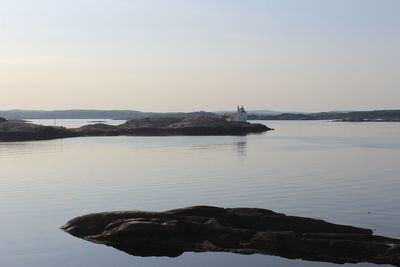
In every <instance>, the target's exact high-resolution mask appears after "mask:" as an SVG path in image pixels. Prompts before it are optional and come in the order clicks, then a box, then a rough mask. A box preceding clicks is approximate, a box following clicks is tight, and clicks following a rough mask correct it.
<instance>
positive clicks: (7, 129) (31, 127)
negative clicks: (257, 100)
mask: <svg viewBox="0 0 400 267" xmlns="http://www.w3.org/2000/svg"><path fill="white" fill-rule="evenodd" d="M268 130H272V129H270V128H268V127H267V126H265V125H263V124H258V123H248V122H227V121H226V120H224V119H222V118H212V117H191V118H185V119H183V118H166V117H162V118H146V119H139V120H130V121H127V122H126V123H124V124H121V125H117V126H112V125H106V124H102V123H98V124H90V125H85V126H82V127H80V128H74V129H68V128H65V127H53V126H42V125H36V124H32V123H24V122H15V121H7V120H5V119H4V120H1V119H0V141H26V140H43V139H55V138H64V137H78V136H117V135H137V136H155V135H245V134H249V133H261V132H265V131H268Z"/></svg>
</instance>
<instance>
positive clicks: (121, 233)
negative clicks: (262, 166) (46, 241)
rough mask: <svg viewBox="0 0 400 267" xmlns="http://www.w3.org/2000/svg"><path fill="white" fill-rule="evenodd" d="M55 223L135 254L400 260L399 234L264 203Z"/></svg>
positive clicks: (97, 216) (119, 214)
mask: <svg viewBox="0 0 400 267" xmlns="http://www.w3.org/2000/svg"><path fill="white" fill-rule="evenodd" d="M61 228H62V229H63V230H64V231H66V232H68V233H70V234H71V235H74V236H77V237H80V238H83V239H86V240H89V241H92V242H96V243H101V244H105V245H109V246H113V247H115V248H117V249H119V250H123V251H125V252H127V253H129V254H132V255H137V256H171V257H174V256H179V255H180V254H182V253H183V252H185V251H194V252H206V251H224V252H233V253H240V254H252V253H259V254H268V255H278V256H282V257H286V258H291V259H295V258H300V259H304V260H312V261H326V262H334V263H357V262H372V263H377V264H393V265H395V266H400V240H397V239H392V238H387V237H381V236H374V235H372V231H371V230H369V229H363V228H358V227H353V226H347V225H338V224H332V223H328V222H325V221H322V220H315V219H311V218H304V217H295V216H286V215H284V214H280V213H275V212H273V211H270V210H265V209H256V208H227V209H224V208H218V207H211V206H195V207H188V208H183V209H176V210H169V211H165V212H147V211H116V212H103V213H93V214H88V215H84V216H80V217H76V218H74V219H72V220H70V221H69V222H67V223H66V224H65V225H64V226H62V227H61Z"/></svg>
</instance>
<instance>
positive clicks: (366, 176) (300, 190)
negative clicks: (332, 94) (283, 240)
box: [0, 121, 400, 267]
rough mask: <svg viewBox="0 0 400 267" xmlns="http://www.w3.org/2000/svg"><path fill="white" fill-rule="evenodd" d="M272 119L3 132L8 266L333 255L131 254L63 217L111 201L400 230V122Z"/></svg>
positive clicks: (397, 233) (1, 246) (272, 260)
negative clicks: (88, 238) (234, 128)
mask: <svg viewBox="0 0 400 267" xmlns="http://www.w3.org/2000/svg"><path fill="white" fill-rule="evenodd" d="M267 125H268V126H271V127H272V128H275V131H271V132H267V133H265V134H263V135H248V136H240V137H238V136H199V137H196V136H172V137H123V136H120V137H82V138H67V139H60V140H50V141H33V142H20V143H0V169H1V173H0V210H1V211H2V219H1V220H0V229H2V238H1V239H0V253H1V257H0V266H11V267H14V266H16V267H19V266H111V265H116V266H167V267H168V266H191V267H196V266H204V265H213V266H233V267H234V266H243V265H251V266H333V264H323V263H318V262H317V263H315V262H304V261H296V260H286V259H282V258H279V257H270V256H263V255H253V256H243V255H232V254H225V253H205V254H195V253H185V254H184V255H182V256H181V257H179V258H175V259H169V258H140V257H132V256H129V255H125V254H124V253H122V252H118V251H115V250H113V249H110V248H109V247H106V246H101V245H96V244H91V243H89V242H85V241H82V240H79V239H77V238H73V237H71V236H69V235H67V234H65V233H63V232H62V231H61V230H59V228H58V227H59V226H61V225H63V224H64V223H65V222H66V221H68V220H69V219H71V218H73V217H76V216H78V215H81V214H86V213H90V212H98V211H105V210H127V209H142V210H168V209H172V208H176V207H183V206H190V205H199V204H207V205H214V206H226V207H235V206H242V207H243V206H253V207H261V208H266V209H272V210H275V211H279V212H283V213H287V214H293V215H301V216H307V217H313V218H321V219H325V220H328V221H332V222H336V223H343V224H353V225H358V226H361V227H368V228H374V229H376V234H382V235H386V236H392V237H397V238H399V237H400V230H399V225H400V218H399V217H398V214H399V211H400V194H399V193H398V192H399V190H400V179H399V177H398V174H399V173H400V165H399V164H398V159H399V158H400V138H399V137H400V124H397V123H362V124H352V123H329V122H321V121H313V122H299V121H296V122H278V121H274V122H268V123H267ZM349 266H354V265H349ZM356 266H373V265H369V264H359V265H356Z"/></svg>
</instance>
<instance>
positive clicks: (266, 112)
mask: <svg viewBox="0 0 400 267" xmlns="http://www.w3.org/2000/svg"><path fill="white" fill-rule="evenodd" d="M234 112H236V110H221V111H214V113H216V114H219V115H223V114H232V113H234ZM283 113H293V114H306V113H307V112H295V111H291V112H287V111H275V110H268V109H260V110H247V114H249V115H279V114H283Z"/></svg>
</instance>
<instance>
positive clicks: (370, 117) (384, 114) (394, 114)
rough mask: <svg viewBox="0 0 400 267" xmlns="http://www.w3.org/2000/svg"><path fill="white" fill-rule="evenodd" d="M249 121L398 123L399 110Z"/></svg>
mask: <svg viewBox="0 0 400 267" xmlns="http://www.w3.org/2000/svg"><path fill="white" fill-rule="evenodd" d="M248 119H249V120H339V121H400V110H372V111H350V112H344V111H339V112H318V113H308V114H295V113H282V114H278V115H249V116H248Z"/></svg>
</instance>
